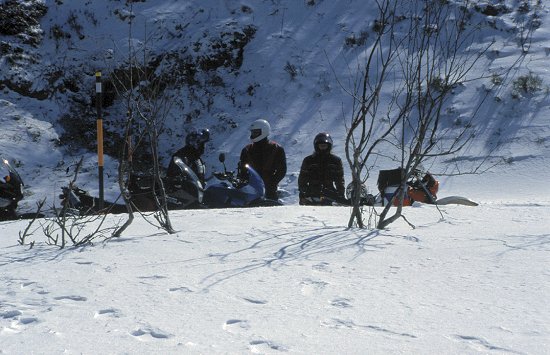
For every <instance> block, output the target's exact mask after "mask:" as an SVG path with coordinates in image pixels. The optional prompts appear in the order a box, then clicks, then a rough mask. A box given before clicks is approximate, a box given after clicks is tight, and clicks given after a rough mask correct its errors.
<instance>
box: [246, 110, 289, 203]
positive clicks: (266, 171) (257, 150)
mask: <svg viewBox="0 0 550 355" xmlns="http://www.w3.org/2000/svg"><path fill="white" fill-rule="evenodd" d="M249 129H250V140H251V141H252V143H250V144H248V145H246V146H245V147H244V148H243V150H242V151H241V157H240V162H239V165H240V166H244V165H245V164H248V165H250V166H251V167H252V168H253V169H254V170H256V171H257V172H258V174H260V176H261V177H262V179H263V180H264V184H265V196H266V197H267V198H269V199H272V200H277V199H278V196H277V188H278V185H279V182H280V181H281V180H282V179H283V178H284V176H285V174H286V154H285V150H284V149H283V147H281V146H280V145H279V144H278V143H276V142H274V141H271V140H269V134H270V133H271V126H270V125H269V122H267V121H266V120H263V119H259V120H256V121H254V122H252V124H251V125H250V127H249Z"/></svg>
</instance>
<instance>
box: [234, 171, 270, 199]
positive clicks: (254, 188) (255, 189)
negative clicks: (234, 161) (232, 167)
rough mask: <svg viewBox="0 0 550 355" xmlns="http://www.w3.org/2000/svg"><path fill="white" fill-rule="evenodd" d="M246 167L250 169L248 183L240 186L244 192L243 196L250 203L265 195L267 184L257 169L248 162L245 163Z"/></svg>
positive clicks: (240, 189)
mask: <svg viewBox="0 0 550 355" xmlns="http://www.w3.org/2000/svg"><path fill="white" fill-rule="evenodd" d="M245 168H246V169H247V171H248V184H246V185H244V186H243V187H241V188H239V191H240V192H241V193H242V194H243V197H244V198H245V199H246V201H247V203H250V202H252V201H254V200H257V199H258V198H263V197H264V196H265V184H264V181H263V179H262V178H261V176H260V174H258V173H257V172H256V170H254V169H253V168H252V167H251V166H249V165H248V164H247V165H245Z"/></svg>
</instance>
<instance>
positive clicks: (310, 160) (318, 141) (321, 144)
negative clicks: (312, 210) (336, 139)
mask: <svg viewBox="0 0 550 355" xmlns="http://www.w3.org/2000/svg"><path fill="white" fill-rule="evenodd" d="M313 147H314V148H315V152H314V153H313V154H311V155H308V156H307V157H305V158H304V160H303V161H302V167H301V168H300V175H299V176H298V189H299V191H300V204H301V205H331V204H332V201H331V199H326V198H323V197H324V196H327V195H333V196H336V197H337V198H338V199H342V200H344V193H345V187H344V168H343V165H342V159H340V158H339V157H337V156H336V155H334V154H332V153H331V150H332V137H331V136H330V135H329V134H328V133H325V132H323V133H319V134H318V135H317V136H315V139H314V140H313Z"/></svg>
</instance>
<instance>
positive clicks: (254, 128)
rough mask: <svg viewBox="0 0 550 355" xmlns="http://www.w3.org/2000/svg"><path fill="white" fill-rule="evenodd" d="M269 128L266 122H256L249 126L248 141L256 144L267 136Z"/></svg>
mask: <svg viewBox="0 0 550 355" xmlns="http://www.w3.org/2000/svg"><path fill="white" fill-rule="evenodd" d="M270 132H271V126H270V125H269V122H267V121H266V120H261V119H260V120H256V121H254V122H252V124H251V125H250V139H251V140H252V142H254V143H256V142H259V141H261V140H262V139H264V138H265V137H267V136H269V133H270Z"/></svg>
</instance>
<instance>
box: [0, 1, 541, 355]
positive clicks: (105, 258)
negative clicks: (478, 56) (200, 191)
mask: <svg viewBox="0 0 550 355" xmlns="http://www.w3.org/2000/svg"><path fill="white" fill-rule="evenodd" d="M65 3H69V2H65ZM70 3H72V2H70ZM76 3H78V2H75V4H76ZM199 3H201V2H199V1H171V0H170V1H168V0H162V1H154V2H153V1H151V2H149V1H147V2H145V3H136V4H135V6H136V8H137V12H139V11H141V12H140V14H141V16H143V17H147V18H148V19H149V20H150V21H151V23H155V21H161V22H162V21H170V20H172V19H174V18H176V19H177V18H179V17H180V15H181V16H183V14H185V16H189V17H190V18H194V17H193V16H197V19H196V22H197V23H200V24H201V26H205V27H208V25H209V26H210V27H212V28H215V27H220V26H222V27H223V26H224V25H225V24H227V23H229V21H230V20H232V18H231V14H232V13H233V12H232V10H233V9H235V8H238V7H240V6H241V5H245V2H241V1H224V2H223V4H224V6H220V5H219V4H220V2H218V1H204V2H202V4H201V6H203V7H206V8H209V9H210V10H211V11H207V12H201V13H200V15H197V14H199V13H198V12H197V13H194V12H192V11H189V9H193V8H195V7H196V6H198V5H197V4H199ZM341 3H345V6H344V5H339V4H341ZM506 3H508V4H512V3H515V2H513V1H506ZM98 4H99V2H89V3H88V4H87V5H86V6H93V7H94V11H95V12H97V13H98V14H99V13H100V15H97V18H98V19H105V18H108V16H109V14H110V13H111V12H112V9H111V10H109V11H111V12H109V11H108V10H104V9H102V7H101V6H99V5H98ZM365 4H366V2H365V1H364V0H360V1H359V0H357V1H351V0H350V1H338V2H336V1H334V2H333V1H328V0H325V1H319V2H318V5H317V6H316V7H314V10H312V8H311V7H309V6H307V5H306V4H305V2H303V1H294V0H292V1H257V2H250V3H249V4H247V5H248V6H251V7H253V10H254V11H253V14H251V15H250V18H248V19H247V21H250V22H251V23H254V24H256V25H257V26H258V28H259V31H258V33H257V35H256V37H255V39H254V40H253V41H252V42H251V43H250V44H249V46H247V49H246V51H245V62H244V64H243V72H245V73H246V74H243V75H245V77H246V75H248V77H246V78H247V79H246V80H245V79H242V77H241V79H239V80H242V82H241V83H240V84H239V83H236V84H235V85H237V86H238V85H241V86H246V83H247V82H248V81H247V80H251V79H250V78H254V80H255V81H257V82H261V83H262V85H263V86H262V87H260V88H258V97H257V98H256V99H257V101H256V102H255V103H254V105H252V106H251V107H250V108H247V109H244V110H243V112H239V111H238V110H236V109H235V107H224V106H223V105H224V102H225V101H223V100H220V101H219V102H218V101H216V103H215V104H214V110H216V109H218V110H219V111H220V112H221V111H223V110H224V108H226V109H227V110H228V115H229V116H232V115H233V116H237V115H241V116H243V117H245V118H246V119H249V120H250V121H252V120H254V119H256V118H258V117H266V115H267V116H268V118H269V119H270V121H271V123H272V126H273V128H274V132H275V133H274V136H275V138H276V140H277V141H279V142H280V143H281V144H282V145H283V146H284V147H285V149H286V151H287V157H288V165H289V172H288V174H287V178H285V180H284V181H283V182H282V184H281V185H282V186H281V187H282V188H284V189H285V190H287V191H288V192H289V196H288V197H286V198H285V199H284V202H285V205H284V206H281V207H262V208H248V209H210V210H206V209H205V210H186V211H173V212H171V213H170V216H171V220H172V223H173V226H174V228H175V229H176V231H177V232H176V233H175V234H168V233H166V232H164V231H163V230H161V229H158V228H157V227H155V226H153V225H151V224H150V223H149V222H147V221H145V220H144V219H143V218H142V217H137V218H136V220H134V222H133V223H132V224H131V225H130V227H129V229H128V230H127V231H126V232H125V233H124V234H123V236H122V237H121V238H118V239H111V240H108V241H103V240H101V239H98V240H96V241H95V242H94V243H93V245H88V246H85V247H78V248H74V247H70V246H69V247H67V248H65V249H60V248H58V247H56V246H52V245H49V244H48V243H47V238H46V236H45V235H44V231H43V230H42V229H41V228H36V227H38V225H34V227H33V229H32V231H33V234H32V235H31V236H29V237H27V240H26V242H27V244H26V245H24V246H21V245H19V244H18V238H19V236H20V233H21V232H22V231H23V230H24V229H25V228H26V227H27V224H28V221H26V220H21V221H11V222H0V354H61V353H64V354H280V353H288V354H549V353H550V302H549V295H550V232H549V231H550V221H549V218H548V216H549V215H550V183H549V178H548V177H549V176H550V159H549V158H550V119H549V117H550V112H549V111H550V105H549V100H548V85H549V84H550V72H548V66H547V65H546V64H545V63H547V62H548V53H549V52H550V37H549V36H548V33H549V31H550V19H549V18H548V16H547V9H543V11H541V16H542V17H541V27H540V28H538V29H537V30H536V31H535V32H534V37H533V42H532V44H531V48H530V50H529V54H528V55H527V56H526V57H525V59H524V60H523V62H522V63H521V65H520V66H519V67H518V69H517V71H516V72H515V73H513V74H512V75H516V76H517V75H523V74H525V73H529V72H531V73H533V74H536V75H538V76H540V77H541V78H542V79H543V82H544V86H545V89H544V90H541V91H540V92H538V93H535V94H533V95H530V96H528V97H522V98H520V99H512V98H511V97H510V93H509V92H503V93H501V94H500V95H501V96H502V97H504V99H503V100H502V101H496V100H488V101H487V103H486V104H485V105H484V106H483V108H482V110H481V113H480V118H479V120H478V121H476V124H478V125H479V126H480V127H479V130H478V131H477V135H476V138H475V139H474V140H473V141H472V142H471V144H470V146H469V147H468V148H467V149H466V150H465V151H464V152H463V153H462V155H461V159H462V160H463V161H464V162H470V161H473V162H475V161H477V159H479V158H480V157H484V156H485V155H484V154H487V153H488V152H489V151H490V152H491V155H492V158H494V159H495V161H498V160H499V159H500V160H502V161H505V163H504V164H499V165H496V166H494V167H492V168H491V169H490V170H489V171H487V172H485V173H483V174H481V175H461V176H439V177H438V178H439V179H440V182H441V186H440V191H439V196H440V197H445V196H449V195H462V196H467V197H469V198H471V199H473V200H475V201H477V202H479V204H480V205H479V206H477V207H466V206H455V205H446V206H440V207H439V209H438V208H436V207H435V206H430V205H422V204H417V205H415V206H413V207H407V208H406V209H405V212H404V213H405V216H406V218H407V220H408V221H410V222H411V223H412V224H413V225H414V226H415V228H412V227H411V226H410V225H409V224H407V223H405V221H404V220H399V221H397V222H395V223H393V224H392V225H390V226H389V229H387V230H376V229H374V228H372V225H370V226H369V228H365V229H359V228H347V224H348V219H349V216H350V209H349V208H347V207H306V206H299V205H298V204H297V193H296V189H297V186H296V184H297V183H296V179H297V173H298V171H299V167H300V164H301V161H302V159H303V157H304V156H305V155H306V154H309V153H310V152H311V150H312V146H311V141H312V139H313V136H314V134H315V133H317V132H318V131H323V130H327V131H330V132H331V133H332V134H333V135H334V137H335V142H336V143H335V147H334V150H335V152H336V153H337V154H339V155H340V156H342V157H343V153H344V147H343V143H341V142H342V139H341V138H342V137H343V136H344V133H345V127H344V124H343V120H342V119H341V118H336V117H341V111H342V102H343V100H344V99H343V96H342V95H343V94H341V93H338V90H337V88H338V84H336V83H335V82H333V79H332V78H333V77H332V74H331V71H332V69H331V68H330V65H329V63H328V62H327V56H328V58H330V60H331V61H333V62H332V63H333V64H334V65H335V66H336V68H335V70H336V71H337V72H339V73H340V74H342V75H344V74H343V73H344V72H346V70H347V69H345V68H344V67H345V65H344V64H343V62H340V64H338V61H337V60H336V59H337V58H340V57H343V56H351V55H352V54H353V53H341V52H340V51H342V48H341V45H342V43H343V39H344V38H345V36H346V35H348V34H349V33H350V32H354V33H358V31H360V30H361V29H362V28H363V26H367V25H366V24H365V22H364V19H370V18H371V17H372V16H373V13H374V10H373V9H372V5H368V6H367V5H365ZM66 6H76V5H74V4H73V5H71V4H68V5H67V4H66ZM109 6H116V4H112V3H110V2H109V5H108V7H109ZM121 6H122V5H121ZM56 8H57V11H66V10H63V9H65V7H63V6H57V7H56ZM275 10H278V11H277V12H275ZM101 11H105V13H104V14H103V13H101ZM312 11H314V13H311V12H312ZM190 13H193V14H194V15H193V16H191V15H189V14H190ZM512 15H513V14H510V15H509V16H508V17H506V16H504V17H503V19H504V20H502V19H501V20H502V21H510V22H513V21H512V20H511V18H512ZM47 16H49V17H51V18H55V16H56V13H55V11H53V10H50V12H49V13H48V15H47ZM199 17H200V18H199ZM44 21H46V20H44ZM208 21H211V22H208ZM108 30H111V31H112V33H111V34H110V35H114V34H119V33H120V38H118V41H119V42H120V43H126V42H125V41H124V37H123V36H124V35H125V33H124V28H123V27H122V28H118V29H117V28H114V27H109V26H98V27H93V26H91V25H90V26H89V27H85V28H84V32H85V33H90V32H93V31H97V33H98V34H97V36H96V37H95V38H94V40H95V41H96V42H97V38H103V37H102V36H106V35H105V33H104V32H105V31H108ZM101 31H103V32H101ZM198 33H199V32H197V36H198ZM513 36H514V32H513V31H502V32H501V33H499V35H498V36H496V35H495V34H494V33H493V32H489V31H488V33H487V35H486V36H482V37H483V38H486V40H487V41H490V40H492V39H495V40H496V46H497V47H498V50H499V53H501V54H500V55H501V56H500V57H498V59H496V60H494V61H492V62H487V63H484V64H483V65H480V66H479V67H478V68H477V67H476V68H475V70H476V71H478V72H479V73H481V72H485V71H488V70H489V69H491V68H494V67H506V66H507V65H509V64H511V63H512V62H513V61H514V60H515V59H517V53H515V51H517V44H516V42H515V38H514V37H513ZM105 38H106V37H105ZM97 43H98V44H97V45H98V46H101V45H105V44H106V43H111V44H112V43H113V41H112V40H110V39H109V40H108V39H105V40H104V41H103V42H102V41H99V42H97ZM159 45H163V46H168V47H169V46H170V45H171V44H170V42H169V41H166V43H165V42H162V43H160V44H159ZM103 51H105V48H103V47H101V48H93V49H90V50H89V51H84V50H82V49H77V50H75V51H74V52H67V53H68V54H67V55H72V56H82V57H83V56H86V55H90V53H92V52H93V53H92V54H94V53H102V52H103ZM75 53H77V54H75ZM78 53H80V54H78ZM325 53H327V54H326V55H325ZM48 56H51V57H52V58H54V57H55V55H53V54H52V53H47V52H46V53H45V54H44V57H45V58H46V57H48ZM357 57H360V55H357ZM289 58H299V63H301V69H302V72H301V77H300V78H299V80H298V81H296V82H291V81H289V80H288V74H287V73H285V71H284V70H283V67H284V65H285V62H286V61H287V60H289ZM348 59H349V60H350V61H351V59H350V58H348ZM52 60H53V59H52ZM461 95H463V96H460V95H458V96H457V98H456V101H455V102H454V104H453V106H454V109H455V111H456V113H457V116H460V115H466V116H467V115H468V114H469V113H471V112H470V111H471V110H472V106H471V101H472V100H471V98H472V97H474V96H475V95H476V91H475V89H474V88H472V89H471V90H470V91H468V90H464V91H463V93H462V94H461ZM468 95H469V96H468ZM59 110H60V108H59V107H58V103H56V102H48V101H43V102H36V101H32V100H31V99H28V98H20V97H17V95H16V94H15V93H13V92H10V91H9V90H7V89H5V90H4V91H3V96H2V98H0V119H1V122H2V131H1V132H0V153H2V155H3V156H6V157H8V158H9V159H10V161H11V162H12V163H13V164H14V165H15V166H16V167H17V170H18V171H19V173H20V174H21V175H22V177H23V180H24V181H25V183H26V196H25V199H24V200H23V201H22V202H21V204H20V210H21V212H29V211H33V208H34V205H35V202H36V201H38V200H39V199H41V198H43V197H47V199H48V201H49V203H52V202H51V201H55V200H56V199H57V195H58V194H59V192H60V187H61V186H63V185H65V184H66V183H67V182H68V181H69V179H70V174H67V173H66V170H65V169H66V168H67V167H68V166H69V165H70V164H71V163H72V162H74V161H76V160H77V159H78V158H80V155H79V156H78V157H76V156H69V155H67V154H66V152H65V151H64V150H63V148H62V147H58V146H56V145H55V144H54V143H53V142H54V141H55V139H56V138H57V137H58V134H59V133H58V132H57V130H56V126H55V125H52V123H51V122H52V121H54V120H53V117H54V116H56V115H58V114H59ZM209 122H210V121H209V120H208V119H205V120H203V121H202V122H201V123H204V124H205V125H208V123H209ZM212 122H214V121H212ZM214 133H216V134H217V136H216V135H215V136H214V142H213V143H212V145H210V146H209V149H208V152H207V157H206V158H207V161H208V162H209V166H208V168H209V169H210V170H212V169H213V168H218V167H219V164H218V163H217V162H216V155H217V152H219V151H225V152H227V153H228V160H229V162H228V165H234V164H235V163H236V159H237V157H238V154H239V152H240V149H241V148H242V146H243V145H244V144H245V143H246V135H247V130H246V124H242V125H240V126H239V127H238V128H237V129H235V130H233V131H228V132H221V131H218V132H214ZM497 141H498V142H499V146H498V147H499V148H498V149H496V150H495V149H493V147H492V146H491V144H492V143H494V142H497ZM179 145H181V144H180V143H178V142H170V143H169V144H168V143H167V144H166V147H165V149H166V151H170V150H171V149H172V148H174V147H178V146H179ZM84 157H85V167H86V169H85V170H84V171H83V172H82V174H81V175H80V177H79V182H80V183H79V185H80V186H82V187H84V188H87V189H89V190H90V191H91V192H94V189H96V185H97V173H96V171H95V167H94V159H95V156H94V154H93V152H90V153H86V154H85V155H84ZM378 163H379V164H380V166H377V168H387V167H388V166H384V163H383V162H378ZM445 164H446V162H441V161H440V162H434V165H433V166H432V167H433V168H434V169H436V170H439V171H444V170H445V168H446V165H445ZM345 170H346V181H349V175H348V174H349V168H348V167H347V166H345ZM106 171H107V174H108V175H107V179H108V181H110V182H114V181H115V179H116V175H115V174H114V172H115V171H116V160H115V159H111V158H109V157H107V159H106ZM375 178H376V176H373V177H372V179H371V180H372V181H370V185H369V188H370V189H371V190H373V189H374V186H375ZM107 187H108V188H109V190H108V191H107V192H106V194H107V196H114V195H116V193H117V189H116V186H115V184H114V183H111V184H108V186H107ZM377 210H378V211H379V208H377ZM121 221H124V215H110V216H108V217H107V219H106V222H105V224H106V225H114V224H117V223H121ZM38 222H41V223H45V221H44V220H39V221H38ZM86 228H87V230H91V228H93V226H92V225H89V226H87V227H86ZM31 242H34V244H33V247H32V248H30V246H29V245H28V243H31Z"/></svg>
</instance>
